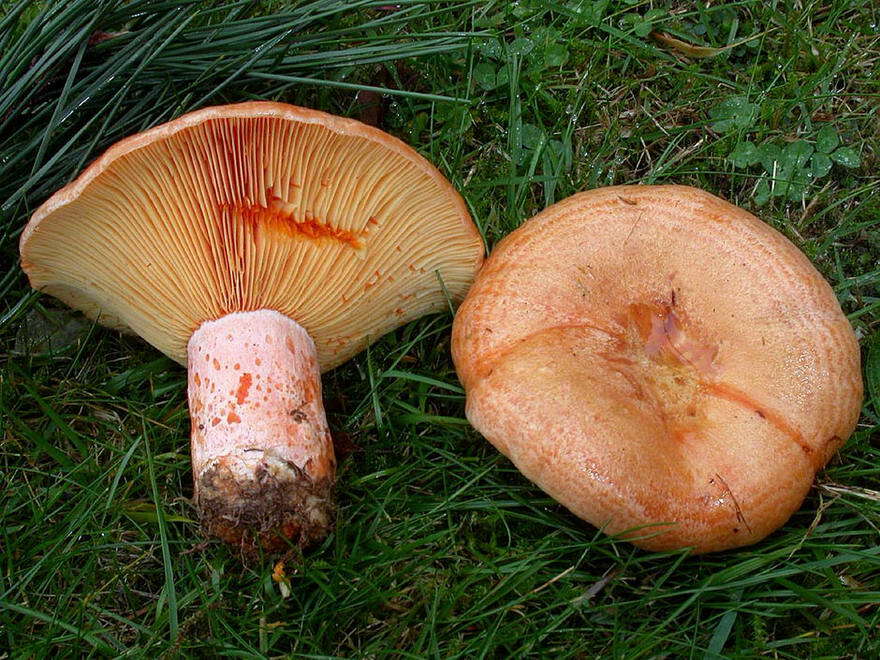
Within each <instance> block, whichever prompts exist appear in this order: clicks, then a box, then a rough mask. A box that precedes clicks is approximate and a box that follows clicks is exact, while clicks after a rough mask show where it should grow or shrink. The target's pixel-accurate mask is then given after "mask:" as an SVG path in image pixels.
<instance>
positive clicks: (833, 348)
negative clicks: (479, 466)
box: [452, 186, 862, 552]
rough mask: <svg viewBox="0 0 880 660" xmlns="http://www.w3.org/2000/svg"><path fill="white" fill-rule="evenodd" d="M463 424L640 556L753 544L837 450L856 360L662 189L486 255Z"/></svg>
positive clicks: (820, 301) (817, 309) (852, 394)
mask: <svg viewBox="0 0 880 660" xmlns="http://www.w3.org/2000/svg"><path fill="white" fill-rule="evenodd" d="M452 349H453V358H454V360H455V365H456V368H457V370H458V374H459V376H460V378H461V381H462V383H463V384H464V386H465V389H466V392H467V416H468V419H469V420H470V421H471V423H472V424H473V425H474V427H476V429H477V430H479V431H480V432H481V433H482V434H483V435H484V436H485V437H486V438H487V439H488V440H489V441H490V442H491V443H492V444H493V445H495V447H497V448H498V449H499V450H500V451H501V452H502V453H503V454H504V455H506V456H507V457H509V458H510V459H511V460H512V461H513V463H514V464H515V465H516V466H517V467H518V468H519V469H520V471H521V472H522V473H523V474H524V475H525V476H526V477H528V478H529V479H530V480H532V481H533V482H535V483H536V484H538V485H539V486H540V487H541V488H542V489H543V490H544V491H546V492H547V493H548V494H549V495H551V496H552V497H553V498H555V499H556V500H558V501H559V502H561V503H562V504H563V505H565V506H566V507H567V508H568V509H569V510H571V511H572V512H573V513H574V514H576V515H577V516H579V517H581V518H583V519H584V520H587V521H589V522H591V523H593V524H595V525H597V526H599V527H601V528H602V529H604V530H605V531H607V532H608V533H611V534H622V535H623V537H624V538H626V539H627V540H631V541H632V542H633V543H635V544H636V545H639V546H641V547H643V548H647V549H651V550H668V549H676V548H683V547H690V548H692V549H693V551H694V552H711V551H716V550H723V549H726V548H734V547H738V546H743V545H746V544H749V543H754V542H756V541H758V540H760V539H762V538H763V537H765V536H766V535H767V534H769V533H770V532H772V531H773V530H775V529H776V528H778V527H779V526H780V525H782V524H783V523H784V522H785V521H786V520H787V519H788V518H789V516H791V514H792V513H793V512H794V511H795V510H796V509H797V508H798V507H799V506H800V504H801V502H802V500H803V498H804V496H805V494H806V492H807V490H808V489H809V487H810V484H811V483H812V481H813V477H814V475H815V473H816V471H817V470H819V469H820V468H821V467H822V466H824V465H825V463H826V462H827V461H828V459H829V458H830V457H831V455H832V454H833V453H834V452H835V451H836V450H837V449H838V448H839V447H840V446H841V445H842V444H843V442H844V441H845V440H846V438H847V437H848V436H849V435H850V433H851V432H852V430H853V428H854V426H855V424H856V420H857V418H858V415H859V408H860V402H861V397H862V383H861V379H860V368H859V351H858V345H857V342H856V339H855V336H854V334H853V331H852V328H851V327H850V325H849V323H848V322H847V320H846V318H845V317H844V315H843V313H842V312H841V309H840V305H839V304H838V302H837V299H836V298H835V296H834V293H833V292H832V290H831V288H830V287H829V286H828V284H827V283H826V282H825V280H823V279H822V277H821V276H820V275H819V273H818V272H817V271H816V270H815V268H813V266H812V265H811V264H810V262H809V261H808V260H807V258H806V257H805V256H804V255H803V254H802V253H801V252H800V251H798V249H797V248H796V247H795V246H794V245H792V244H791V243H790V242H789V241H788V240H787V239H786V238H784V237H783V236H782V235H781V234H779V233H778V232H776V231H775V230H774V229H772V228H770V227H769V226H768V225H766V224H764V223H763V222H761V221H760V220H758V219H757V218H755V217H754V216H752V215H750V214H749V213H747V212H745V211H743V210H741V209H739V208H737V207H735V206H732V205H731V204H728V203H727V202H724V201H722V200H720V199H718V198H717V197H714V196H713V195H710V194H708V193H706V192H703V191H700V190H696V189H694V188H687V187H682V186H621V187H613V188H604V189H599V190H593V191H590V192H585V193H581V194H578V195H575V196H573V197H570V198H568V199H566V200H564V201H562V202H560V203H558V204H556V205H554V206H551V207H550V208H548V209H546V210H545V211H543V212H542V213H540V214H538V215H537V216H536V217H534V218H532V219H531V220H529V221H528V222H526V223H525V224H524V225H523V226H522V227H520V228H519V229H517V230H516V231H514V232H513V233H511V234H510V235H509V236H507V237H506V238H505V239H504V240H502V241H501V242H500V243H499V244H498V246H497V247H496V248H495V250H494V252H493V253H492V254H491V256H490V257H489V259H487V261H486V263H485V265H484V266H483V268H482V270H481V271H480V273H479V275H478V276H477V279H476V281H475V283H474V285H473V287H472V288H471V290H470V293H469V294H468V296H467V298H466V299H465V302H464V303H463V304H462V306H461V307H460V309H459V312H458V315H457V317H456V319H455V323H454V326H453V344H452Z"/></svg>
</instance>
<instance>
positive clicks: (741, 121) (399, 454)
mask: <svg viewBox="0 0 880 660" xmlns="http://www.w3.org/2000/svg"><path fill="white" fill-rule="evenodd" d="M353 4H357V5H358V6H357V7H352V5H353ZM661 4H662V3H653V4H651V3H646V2H641V3H639V2H603V1H597V2H567V1H565V0H559V1H558V2H541V3H539V2H531V1H529V0H523V1H521V2H519V3H506V2H486V3H469V2H458V3H416V2H404V3H396V4H389V3H384V2H362V3H337V2H299V3H296V2H289V3H288V2H262V3H253V2H201V3H195V2H190V3H180V2H174V3H170V2H158V1H146V0H134V1H130V2H123V1H122V0H117V1H110V2H106V3H101V4H100V6H98V7H96V5H99V3H93V2H86V1H85V0H79V1H77V0H74V1H72V2H67V3H49V2H23V3H17V2H9V3H6V4H4V5H3V7H2V8H0V205H2V206H0V255H2V256H0V258H2V272H0V295H2V302H0V341H2V344H0V347H2V348H0V424H2V428H0V461H2V470H0V479H2V484H0V493H2V496H0V506H2V509H0V510H2V523H0V533H2V536H0V547H2V551H0V552H2V556H0V560H2V570H0V649H4V648H5V649H7V650H8V651H7V652H8V653H9V655H10V656H11V657H49V656H51V657H62V656H71V655H82V654H86V655H89V654H91V655H97V656H105V655H107V656H113V655H126V654H127V655H131V656H136V657H140V656H148V657H156V656H160V655H163V654H164V655H165V656H167V657H173V656H175V655H190V654H192V655H209V656H215V655H221V654H224V655H226V654H228V655H236V656H257V657H259V656H279V655H284V654H295V655H308V656H314V657H326V656H389V655H396V656H406V657H425V656H431V657H434V656H443V657H467V658H470V657H479V656H491V657H517V656H525V655H538V656H547V657H560V658H562V657H615V656H621V657H660V656H668V657H680V656H687V657H700V658H717V657H753V656H756V655H767V656H772V657H794V658H801V657H817V658H818V657H841V656H844V657H873V656H876V655H877V653H878V651H880V648H878V647H880V643H878V640H877V634H876V630H877V626H878V622H880V608H878V606H877V603H878V600H880V583H878V579H880V543H878V538H880V537H878V524H880V503H878V500H880V492H878V491H880V467H878V466H880V451H878V447H877V443H876V437H877V433H876V432H877V428H878V424H880V334H878V327H880V289H878V283H880V265H878V259H880V196H878V187H880V178H878V176H877V174H876V173H877V170H878V153H877V152H878V128H880V124H878V115H877V108H878V92H880V89H878V86H880V82H878V81H880V75H878V73H880V71H878V58H880V29H878V25H880V10H878V8H877V7H876V5H875V3H873V2H872V1H871V0H864V1H863V2H858V1H847V0H829V2H826V3H814V2H790V3H782V2H772V1H770V2H752V1H751V0H743V1H740V2H721V3H711V6H710V7H707V6H705V3H700V4H699V7H697V8H695V7H696V5H692V3H679V4H675V5H664V7H665V10H661V8H660V7H661ZM344 5H346V6H344ZM670 6H672V7H674V8H673V9H672V10H671V11H669V7H670ZM658 33H662V34H658ZM664 35H667V36H664ZM670 37H671V38H672V39H676V40H678V41H672V40H671V39H670ZM695 47H696V48H695ZM316 81H317V82H316ZM368 88H380V89H381V90H402V92H403V93H397V92H395V93H388V94H383V95H380V96H378V97H377V96H374V95H372V94H364V93H363V90H366V89H368ZM359 90H360V92H361V93H360V94H359V93H358V91H359ZM252 98H261V99H277V100H283V101H287V102H292V103H299V104H303V105H309V106H312V107H317V108H320V109H323V110H327V111H330V112H334V113H337V114H343V115H349V116H355V117H360V118H363V119H369V120H370V121H374V122H377V123H379V124H380V125H381V126H382V127H383V128H384V129H385V130H388V131H389V132H391V133H393V134H395V135H397V136H399V137H400V138H402V139H403V140H404V141H406V142H408V143H409V144H411V145H413V146H415V147H416V148H417V149H419V150H420V151H421V152H422V153H423V154H425V155H426V156H427V157H428V158H430V159H431V160H432V161H433V162H434V163H436V164H437V165H438V167H440V169H441V170H442V171H444V173H446V174H447V176H449V178H450V179H451V180H452V181H453V183H454V184H455V185H456V187H458V189H459V190H460V191H461V192H462V194H463V195H464V197H465V198H466V200H467V201H468V203H469V205H470V206H471V209H472V212H473V215H474V218H475V220H476V221H477V223H478V224H479V226H480V228H481V230H482V231H483V232H484V235H485V236H486V238H487V241H488V243H489V245H492V244H494V243H495V242H496V241H497V240H498V239H499V238H500V237H502V236H503V235H505V234H506V233H507V232H509V231H510V230H511V229H513V228H515V227H516V226H517V225H518V224H520V223H521V222H522V221H523V219H525V218H527V217H529V216H530V215H532V214H533V213H535V212H536V211H538V210H540V209H541V208H543V207H544V206H545V205H547V204H549V203H552V202H553V201H555V200H558V199H561V198H563V197H565V196H567V195H569V194H571V193H573V192H575V191H578V190H583V189H586V188H592V187H596V186H600V185H608V184H620V183H635V182H642V183H662V182H676V183H685V184H691V185H696V186H700V187H703V188H705V189H707V190H709V191H712V192H714V193H716V194H719V195H721V196H722V197H725V198H727V199H729V200H730V201H732V202H734V203H736V204H739V205H741V206H743V207H745V208H747V209H749V210H751V211H753V212H754V213H756V214H757V215H759V216H760V217H762V218H763V219H764V220H765V221H767V222H769V223H771V224H772V225H773V226H775V227H776V228H778V229H780V230H781V231H782V232H783V233H785V234H786V235H787V236H788V237H789V238H790V239H791V240H792V241H794V242H795V244H797V245H798V246H799V247H800V248H801V249H802V250H803V251H804V252H805V253H806V254H807V255H808V256H809V257H810V258H811V260H812V261H813V263H815V264H816V266H817V267H818V268H819V269H820V270H821V271H822V273H823V274H824V275H825V276H826V278H827V279H828V280H829V282H831V284H832V286H833V287H834V290H835V292H836V293H837V295H838V297H839V299H840V301H841V304H842V306H843V308H844V311H845V312H846V313H847V314H848V316H849V318H850V320H851V321H852V323H853V325H854V327H855V329H856V332H857V333H858V336H859V338H860V341H861V343H862V346H863V348H864V352H863V361H864V363H865V380H866V383H867V385H868V394H867V397H866V401H865V407H864V413H863V416H862V419H861V422H860V424H859V427H858V429H857V431H856V433H855V435H854V436H853V437H852V438H851V439H850V441H849V442H848V443H847V445H846V446H845V447H844V448H843V449H842V450H841V451H840V452H839V455H838V456H836V457H835V458H834V459H833V460H832V462H831V463H830V464H829V466H828V467H827V468H826V469H825V470H823V471H821V472H820V473H819V475H818V477H817V481H816V486H815V488H814V489H813V490H812V491H811V493H810V495H809V496H808V498H807V500H806V501H805V503H804V505H803V507H802V508H801V510H800V511H799V512H798V513H796V514H795V515H794V516H793V517H792V519H791V520H790V521H789V523H788V524H786V525H785V526H784V528H783V529H782V530H780V531H779V532H777V533H775V534H773V535H772V536H771V537H770V538H769V539H767V540H766V541H764V542H762V543H760V544H758V545H756V546H753V547H750V548H746V549H742V550H739V551H735V552H727V553H721V554H717V555H709V556H705V557H697V558H689V557H687V556H685V555H684V554H680V553H673V554H666V555H663V554H648V553H645V552H642V551H639V550H636V549H634V548H632V547H631V546H629V545H628V544H626V543H621V542H615V541H614V540H612V539H609V538H607V537H604V536H603V535H602V534H600V533H599V532H597V531H596V530H595V529H594V528H592V527H590V526H589V525H586V524H584V523H582V522H580V521H578V520H577V519H575V518H574V517H572V516H571V515H569V514H568V513H567V512H566V511H565V510H564V509H562V508H561V507H560V506H558V505H556V504H554V503H553V502H552V501H551V500H550V499H549V498H547V497H546V496H544V495H543V494H542V493H541V492H540V491H538V490H537V489H536V488H534V487H533V486H532V485H530V484H529V483H528V482H527V481H526V480H525V479H524V478H523V477H521V476H520V475H519V474H518V473H517V472H516V470H515V469H514V468H512V466H511V465H510V464H509V463H508V462H507V461H506V460H505V459H504V458H502V457H500V456H499V455H498V454H497V453H496V452H495V451H494V450H493V449H492V448H491V447H490V446H488V444H487V443H486V442H484V441H483V440H482V439H481V438H480V437H479V436H478V435H477V434H476V433H475V432H474V431H473V430H472V429H470V428H469V427H468V425H467V424H466V422H465V420H464V418H463V396H462V392H461V389H460V386H459V385H458V381H457V379H456V377H455V373H454V370H453V367H452V364H451V360H450V358H449V345H448V343H449V327H450V323H451V317H450V316H448V315H438V316H434V317H430V318H426V319H422V320H420V321H417V322H415V323H412V324H409V325H408V326H405V327H403V328H401V329H399V330H398V331H396V332H394V333H392V334H391V335H389V336H387V337H385V338H384V339H382V340H381V341H379V342H378V343H377V344H375V345H374V346H373V347H372V348H371V349H370V350H369V351H367V352H365V353H363V354H361V355H360V356H359V357H357V358H355V359H354V360H353V361H351V362H350V363H349V364H347V365H345V366H343V367H341V368H339V369H337V370H335V371H334V372H332V373H330V374H328V375H327V376H325V379H324V386H325V392H326V399H327V405H328V412H329V415H330V421H331V425H332V427H333V429H334V431H335V433H336V436H337V440H338V441H339V443H340V450H341V455H342V459H341V469H340V474H339V488H338V497H339V502H340V512H339V524H338V527H337V530H336V532H335V533H334V534H332V535H331V536H330V537H329V538H328V539H327V540H326V541H325V542H324V544H323V545H322V546H321V547H318V548H316V549H315V550H314V551H312V552H309V553H308V554H307V555H306V556H305V557H304V558H302V560H301V561H297V562H294V561H288V562H287V564H286V566H285V568H284V571H285V578H284V580H286V581H287V582H289V595H287V596H286V597H285V596H284V593H283V591H282V587H281V583H279V582H278V581H276V580H273V577H272V575H273V570H274V566H273V564H272V562H268V561H267V562H266V563H263V564H254V565H251V566H248V567H245V568H243V567H242V566H241V563H240V562H239V560H238V558H237V557H236V556H235V555H234V553H231V552H230V551H228V550H227V549H226V548H224V547H222V546H221V545H218V544H213V543H212V544H207V545H203V544H202V543H201V540H202V539H201V537H200V535H199V532H198V529H197V526H196V525H195V524H194V522H193V520H192V518H193V515H194V514H193V509H192V507H191V505H190V502H189V500H188V499H187V497H188V496H189V495H190V494H191V478H190V474H189V457H188V441H187V437H188V433H189V424H188V419H187V417H188V416H187V410H186V405H185V373H184V372H183V370H181V369H180V368H179V367H177V366H176V365H175V364H174V363H172V362H171V361H170V360H168V359H167V358H164V357H162V356H161V355H160V354H158V353H157V352H156V351H155V350H153V349H152V348H150V347H149V346H147V345H145V344H144V343H142V342H141V341H139V340H137V339H135V338H131V337H123V336H120V335H119V334H117V333H115V332H112V331H110V330H107V329H104V328H101V327H96V326H93V325H91V324H90V323H88V322H87V321H84V320H82V319H81V318H79V317H77V316H75V315H71V314H69V313H67V312H66V311H65V310H63V309H62V308H61V307H60V306H59V305H58V304H56V302H55V301H53V300H52V299H50V298H47V297H42V296H39V295H38V294H35V293H33V292H31V291H29V288H28V285H27V281H26V278H25V277H24V276H23V274H22V273H21V270H20V268H19V266H18V264H17V240H18V233H19V232H20V230H21V228H22V227H23V226H24V224H25V223H26V221H27V218H28V217H29V215H30V213H31V212H32V211H33V210H34V209H35V208H36V207H37V206H38V205H39V204H40V203H41V202H42V201H43V200H44V199H45V198H46V197H47V196H48V195H49V194H51V193H52V192H53V191H54V190H56V189H57V188H59V187H60V186H62V185H63V184H64V183H66V182H67V181H69V180H70V179H71V178H72V177H73V176H74V175H75V174H76V173H77V172H78V171H79V170H80V169H81V168H82V167H83V166H84V165H85V164H86V163H88V161H89V160H90V159H92V158H94V157H95V156H96V155H97V154H99V153H100V151H101V150H102V149H104V148H106V147H107V146H109V145H110V144H112V143H113V142H114V141H116V140H117V139H119V138H121V137H123V136H124V135H127V134H130V133H133V132H136V131H139V130H141V129H143V128H146V127H148V126H151V125H154V124H156V123H158V122H162V121H165V120H167V119H170V118H172V117H174V116H176V115H179V114H180V113H182V112H185V111H187V110H190V109H193V108H195V107H198V106H200V105H205V104H209V103H221V102H233V101H238V100H244V99H252ZM376 102H378V106H376V107H368V106H370V105H371V104H375V103H376ZM750 145H751V146H750ZM822 156H827V158H823V157H822ZM826 160H827V162H826ZM285 586H287V584H285ZM0 654H2V651H0Z"/></svg>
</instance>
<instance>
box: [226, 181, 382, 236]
mask: <svg viewBox="0 0 880 660" xmlns="http://www.w3.org/2000/svg"><path fill="white" fill-rule="evenodd" d="M266 198H267V199H268V205H267V206H263V205H262V204H254V203H251V202H250V200H243V201H239V202H234V203H233V202H221V203H220V204H219V205H218V207H219V210H220V211H221V214H222V220H228V219H238V220H239V221H242V222H244V223H245V224H247V225H248V226H249V227H250V228H251V230H252V231H254V232H256V231H258V230H260V229H264V230H268V231H270V232H274V233H277V234H282V235H285V236H289V237H299V238H308V239H312V240H322V239H329V240H333V241H336V242H338V243H342V244H344V245H347V246H349V247H351V248H353V249H355V250H359V249H361V248H363V247H364V244H363V239H364V238H366V236H367V235H368V234H369V230H370V227H371V226H375V225H378V224H379V221H378V220H377V219H376V218H375V217H374V216H370V218H368V220H367V227H366V228H365V229H363V230H362V231H359V232H353V231H349V230H347V229H339V228H337V227H334V226H332V225H331V224H329V223H328V222H325V221H323V220H321V219H320V218H318V217H317V216H315V215H314V214H312V213H310V212H308V211H306V212H305V213H303V214H301V215H300V216H299V217H297V215H296V213H295V211H294V210H293V209H292V208H290V207H288V206H287V205H286V204H285V203H284V201H283V200H282V199H281V197H279V196H278V195H276V194H275V193H274V192H273V190H272V189H271V188H270V189H268V190H267V191H266Z"/></svg>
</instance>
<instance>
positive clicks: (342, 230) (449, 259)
mask: <svg viewBox="0 0 880 660" xmlns="http://www.w3.org/2000/svg"><path fill="white" fill-rule="evenodd" d="M20 247H21V263H22V267H23V268H24V270H25V271H26V272H27V274H28V277H29V278H30V282H31V285H32V286H33V287H34V288H36V289H39V290H41V291H43V292H45V293H48V294H51V295H53V296H55V297H57V298H59V299H61V300H62V301H64V302H65V303H67V304H68V305H70V306H71V307H75V308H77V309H80V310H82V311H83V312H85V313H86V314H87V315H88V316H90V317H92V318H94V319H97V320H98V321H99V322H100V323H102V324H104V325H108V326H111V327H113V328H118V329H120V330H124V331H130V332H133V333H136V334H138V335H140V336H141V337H142V338H144V339H145V340H146V341H148V342H149V343H151V344H152V345H153V346H155V347H156V348H158V349H159V350H160V351H162V352H163V353H165V354H166V355H168V356H169V357H171V358H172V359H174V360H176V361H177V362H179V363H181V364H183V365H186V366H187V369H188V395H189V408H190V416H191V421H192V438H191V441H192V468H193V478H194V499H195V503H196V505H197V508H198V510H199V515H200V518H201V521H202V523H203V527H204V529H205V530H206V532H207V533H208V534H210V535H214V536H218V537H220V538H222V539H224V540H226V541H228V542H230V543H233V544H237V545H240V546H241V547H242V548H243V549H245V550H251V551H252V550H254V549H255V548H256V547H258V546H262V547H263V548H265V549H267V550H276V549H279V548H282V547H284V546H285V545H286V544H288V543H295V544H299V545H301V546H305V545H307V544H309V543H311V542H313V541H315V540H316V539H320V538H321V537H323V536H324V535H325V534H326V532H327V530H328V528H329V527H330V525H331V522H332V510H333V503H332V497H331V487H332V485H333V482H334V476H335V465H336V463H335V459H334V454H333V445H332V442H331V438H330V434H329V432H328V429H327V422H326V419H325V414H324V407H323V403H322V399H321V381H320V374H319V372H320V371H327V370H329V369H332V368H333V367H335V366H337V365H339V364H340V363H342V362H344V361H345V360H347V359H348V358H350V357H351V356H353V355H354V354H356V353H357V352H359V351H360V350H361V349H363V348H364V347H365V346H366V345H367V344H368V343H369V342H370V341H371V340H374V339H377V338H378V337H380V336H381V335H383V334H384V333H386V332H388V331H390V330H391V329H393V328H395V327H396V326H398V325H400V324H402V323H405V322H407V321H409V320H411V319H414V318H416V317H418V316H421V315H423V314H426V313H428V312H432V311H436V310H440V309H443V308H444V307H445V306H446V305H447V304H448V300H449V298H450V297H451V298H452V299H454V300H459V299H461V298H462V297H463V295H464V293H465V291H466V290H467V288H468V287H469V286H470V284H471V282H472V280H473V277H474V273H475V271H476V270H477V269H478V267H479V266H480V264H481V262H482V257H483V244H482V240H481V237H480V235H479V233H478V231H477V230H476V228H475V226H474V224H473V222H472V221H471V218H470V216H469V214H468V211H467V208H466V207H465V204H464V203H463V201H462V199H461V197H460V196H459V195H458V193H456V192H455V190H454V189H453V188H452V186H451V185H450V184H449V182H448V181H447V180H446V179H445V178H444V177H443V176H442V175H441V174H440V172H438V171H437V169H436V168H435V167H433V166H432V165H431V164H430V163H429V162H428V161H426V160H425V159H424V158H422V157H421V156H420V155H418V154H417V153H416V152H415V151H414V150H413V149H411V148H409V147H408V146H406V145H405V144H404V143H402V142H401V141H399V140H397V139H395V138H393V137H391V136H390V135H387V134H386V133H384V132H382V131H380V130H378V129H374V128H372V127H370V126H366V125H364V124H361V123H359V122H357V121H353V120H350V119H343V118H340V117H335V116H331V115H328V114H325V113H322V112H317V111H314V110H308V109H304V108H299V107H295V106H290V105H285V104H280V103H268V102H253V103H242V104H236V105H227V106H219V107H212V108H205V109H202V110H199V111H197V112H193V113H191V114H187V115H184V116H182V117H180V118H178V119H176V120H174V121H172V122H170V123H167V124H164V125H161V126H158V127H156V128H153V129H151V130H148V131H146V132H144V133H141V134H138V135H135V136H133V137H129V138H127V139H125V140H122V141H121V142H119V143H117V144H116V145H114V146H113V147H111V148H110V149H109V150H108V151H107V152H106V153H104V154H103V155H102V156H101V157H100V158H99V159H98V160H97V161H95V162H94V163H92V164H91V165H90V166H89V167H88V168H87V169H86V170H85V171H84V172H83V173H82V174H81V175H80V176H79V177H78V178H77V179H76V180H75V181H73V182H72V183H70V184H69V185H68V186H66V187H65V188H63V189H61V190H60V191H58V192H57V193H55V194H54V195H53V196H52V197H51V198H50V199H48V200H47V201H46V202H45V203H44V204H43V205H42V206H40V208H39V209H37V211H36V212H35V213H34V214H33V216H32V218H31V220H30V222H29V223H28V225H27V227H25V229H24V233H23V234H22V236H21V245H20Z"/></svg>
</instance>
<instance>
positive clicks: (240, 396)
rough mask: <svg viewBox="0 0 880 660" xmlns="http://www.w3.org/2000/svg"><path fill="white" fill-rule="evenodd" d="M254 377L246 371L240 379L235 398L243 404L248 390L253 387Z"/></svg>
mask: <svg viewBox="0 0 880 660" xmlns="http://www.w3.org/2000/svg"><path fill="white" fill-rule="evenodd" d="M252 381H253V378H252V377H251V375H250V374H249V373H244V374H242V375H241V378H239V379H238V390H237V391H236V393H235V400H236V401H237V402H238V403H239V405H241V404H242V403H244V402H245V400H246V399H247V395H248V390H250V389H251V382H252Z"/></svg>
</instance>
